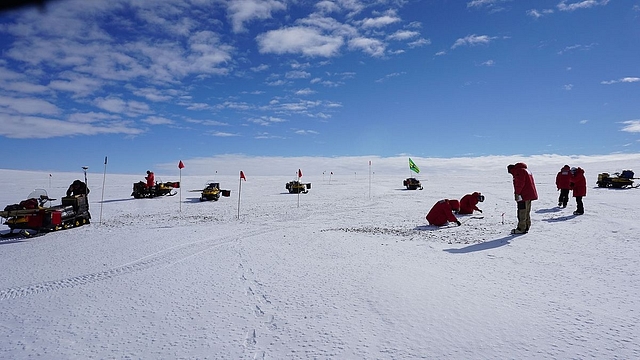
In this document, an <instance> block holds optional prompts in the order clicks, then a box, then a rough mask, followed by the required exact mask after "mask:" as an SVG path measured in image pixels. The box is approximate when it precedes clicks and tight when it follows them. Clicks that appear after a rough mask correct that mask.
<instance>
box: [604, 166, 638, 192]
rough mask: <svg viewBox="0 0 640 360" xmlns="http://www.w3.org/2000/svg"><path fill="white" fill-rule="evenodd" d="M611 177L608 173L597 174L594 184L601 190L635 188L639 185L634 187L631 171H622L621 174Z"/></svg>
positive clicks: (614, 174)
mask: <svg viewBox="0 0 640 360" xmlns="http://www.w3.org/2000/svg"><path fill="white" fill-rule="evenodd" d="M612 175H613V176H611V175H609V173H600V174H598V181H596V184H597V185H598V187H601V188H615V189H627V188H637V187H639V186H640V184H638V185H636V186H634V185H633V180H634V179H636V178H634V177H633V176H634V173H633V171H631V170H623V171H622V172H621V173H618V172H616V173H613V174H612Z"/></svg>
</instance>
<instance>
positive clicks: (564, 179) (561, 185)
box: [556, 165, 571, 190]
mask: <svg viewBox="0 0 640 360" xmlns="http://www.w3.org/2000/svg"><path fill="white" fill-rule="evenodd" d="M556 187H557V188H558V189H566V190H569V189H571V172H570V171H569V165H565V166H563V167H562V170H560V171H559V172H558V175H556Z"/></svg>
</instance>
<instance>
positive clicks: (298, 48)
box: [0, 0, 640, 173]
mask: <svg viewBox="0 0 640 360" xmlns="http://www.w3.org/2000/svg"><path fill="white" fill-rule="evenodd" d="M0 47H1V50H2V55H1V58H0V146H2V148H3V149H4V150H5V151H4V155H3V156H2V161H1V162H0V164H1V166H0V167H1V168H7V169H30V170H60V171H67V170H76V169H77V168H78V167H79V166H81V165H89V166H92V167H93V166H98V167H100V166H102V163H103V160H104V156H109V164H110V168H111V169H112V170H113V171H118V172H125V173H137V172H140V173H141V172H144V171H145V170H146V169H148V168H154V167H155V166H157V165H158V164H163V163H172V162H176V163H177V161H178V160H180V159H181V160H183V161H185V164H188V163H189V160H190V159H199V160H202V159H206V158H209V157H215V156H220V155H225V154H233V155H242V156H246V157H258V156H259V157H266V158H268V157H278V158H280V157H290V156H292V157H350V156H356V157H357V156H369V155H371V156H377V157H396V156H404V155H407V156H413V157H444V158H449V157H475V156H489V155H513V154H522V155H535V154H559V155H574V154H578V155H596V154H610V153H638V152H640V142H639V140H640V101H639V100H640V65H639V64H640V62H639V59H640V0H629V1H621V0H582V1H580V0H575V1H569V0H566V1H560V0H554V1H544V0H540V1H509V0H473V1H469V0H467V1H463V0H460V1H446V0H437V1H436V0H433V1H428V0H422V1H417V0H416V1H403V0H398V1H385V0H380V1H358V0H336V1H286V0H280V1H278V0H268V1H257V0H243V1H216V0H212V1H207V0H188V1H187V0H185V1H168V0H166V1H165V0H162V1H153V0H148V1H134V0H109V1H102V0H94V1H77V0H57V1H51V2H48V3H47V4H46V6H45V8H44V10H39V9H37V8H21V9H18V10H15V11H9V12H4V13H2V14H0ZM297 166H298V165H293V167H297ZM234 171H235V170H234Z"/></svg>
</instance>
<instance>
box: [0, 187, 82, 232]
mask: <svg viewBox="0 0 640 360" xmlns="http://www.w3.org/2000/svg"><path fill="white" fill-rule="evenodd" d="M55 200H56V199H52V198H50V197H49V196H48V195H47V191H46V190H44V189H36V190H34V191H32V192H31V193H30V194H29V195H28V196H27V199H26V200H23V201H21V202H20V203H18V204H12V205H7V206H6V207H5V208H4V210H3V211H0V217H2V218H4V219H5V220H4V224H5V225H7V226H8V227H9V228H10V229H11V231H10V232H9V233H7V234H3V235H2V237H12V236H18V235H22V236H26V237H28V236H33V235H35V234H42V233H47V232H51V231H57V230H63V229H69V228H72V227H78V226H82V225H84V224H88V223H89V221H90V219H91V214H90V213H89V200H88V198H87V195H86V194H81V195H75V196H65V197H63V198H62V200H61V202H62V204H61V205H57V206H47V205H48V203H49V202H51V201H55ZM16 230H18V232H14V231H16Z"/></svg>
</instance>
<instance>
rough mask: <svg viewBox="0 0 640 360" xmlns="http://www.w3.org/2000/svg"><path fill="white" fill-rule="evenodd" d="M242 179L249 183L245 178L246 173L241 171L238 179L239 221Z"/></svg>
mask: <svg viewBox="0 0 640 360" xmlns="http://www.w3.org/2000/svg"><path fill="white" fill-rule="evenodd" d="M242 179H244V181H247V178H246V177H245V176H244V172H242V170H240V179H238V220H240V194H241V193H242Z"/></svg>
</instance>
